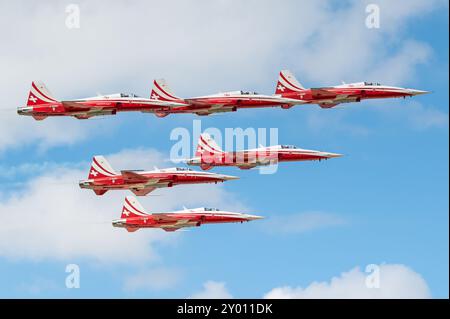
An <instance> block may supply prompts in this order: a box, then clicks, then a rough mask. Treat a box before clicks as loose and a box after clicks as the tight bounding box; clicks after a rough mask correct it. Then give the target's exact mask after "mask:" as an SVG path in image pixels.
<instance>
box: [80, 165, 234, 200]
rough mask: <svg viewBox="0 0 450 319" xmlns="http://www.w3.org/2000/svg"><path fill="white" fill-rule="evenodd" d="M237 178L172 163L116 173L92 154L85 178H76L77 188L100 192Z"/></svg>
mask: <svg viewBox="0 0 450 319" xmlns="http://www.w3.org/2000/svg"><path fill="white" fill-rule="evenodd" d="M233 179H239V177H236V176H229V175H221V174H214V173H206V172H199V171H193V170H191V169H189V168H182V167H174V168H165V169H157V168H155V169H154V170H152V171H133V170H123V171H121V172H120V174H119V173H116V172H115V171H114V170H113V168H112V167H111V165H109V163H108V162H107V161H106V159H105V158H104V157H103V156H94V158H93V160H92V164H91V169H90V171H89V176H88V179H87V180H83V181H80V183H79V185H80V187H81V188H86V189H92V190H93V191H94V192H95V194H97V195H103V194H104V193H106V192H107V191H109V190H118V189H129V190H130V191H132V192H133V193H134V194H135V195H137V196H145V195H147V194H148V193H150V192H151V191H153V190H155V189H156V188H163V187H172V186H175V185H181V184H203V183H215V184H217V183H219V182H225V181H228V180H233Z"/></svg>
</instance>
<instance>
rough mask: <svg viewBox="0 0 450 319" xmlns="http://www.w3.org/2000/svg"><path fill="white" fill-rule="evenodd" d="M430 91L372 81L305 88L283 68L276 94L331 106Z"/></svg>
mask: <svg viewBox="0 0 450 319" xmlns="http://www.w3.org/2000/svg"><path fill="white" fill-rule="evenodd" d="M426 93H429V92H428V91H420V90H415V89H405V88H401V87H395V86H387V85H381V84H380V83H372V82H357V83H349V84H342V85H337V86H331V87H320V88H311V89H306V88H304V87H303V86H302V85H301V84H300V82H298V81H297V79H296V78H295V77H294V75H293V74H292V73H291V72H290V71H289V70H283V71H281V72H280V75H279V77H278V83H277V87H276V90H275V96H278V97H283V98H287V99H289V100H290V101H292V100H297V101H298V103H297V104H318V105H319V106H320V107H322V108H331V107H333V106H336V105H338V104H340V103H349V102H360V101H361V100H365V99H385V98H399V97H403V98H405V97H412V96H415V95H420V94H426Z"/></svg>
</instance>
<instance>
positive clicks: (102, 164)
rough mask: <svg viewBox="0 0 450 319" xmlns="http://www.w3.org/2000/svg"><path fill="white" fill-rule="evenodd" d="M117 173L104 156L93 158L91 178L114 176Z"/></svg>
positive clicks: (90, 171)
mask: <svg viewBox="0 0 450 319" xmlns="http://www.w3.org/2000/svg"><path fill="white" fill-rule="evenodd" d="M115 175H117V173H116V172H115V171H114V170H113V169H112V167H111V165H109V163H108V162H107V161H106V159H105V158H104V157H103V156H94V158H93V159H92V164H91V169H90V170H89V176H88V178H89V179H96V178H100V177H112V176H115Z"/></svg>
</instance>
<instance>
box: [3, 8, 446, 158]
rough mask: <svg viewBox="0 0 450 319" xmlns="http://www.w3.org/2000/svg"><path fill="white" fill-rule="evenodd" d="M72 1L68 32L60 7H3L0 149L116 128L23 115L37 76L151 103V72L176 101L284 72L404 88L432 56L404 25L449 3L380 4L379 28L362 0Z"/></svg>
mask: <svg viewBox="0 0 450 319" xmlns="http://www.w3.org/2000/svg"><path fill="white" fill-rule="evenodd" d="M77 3H78V4H79V6H80V13H81V16H80V25H81V27H80V29H68V28H66V26H65V19H66V12H65V4H64V3H55V2H52V1H48V2H43V1H40V2H39V4H37V3H29V2H20V1H19V2H14V3H6V2H2V3H0V10H2V11H4V12H8V14H7V15H5V16H4V17H3V18H2V19H1V21H0V30H1V31H0V32H1V36H2V39H3V41H4V42H5V43H8V45H7V46H4V47H3V48H2V58H1V59H0V68H1V69H2V70H3V73H2V78H1V79H0V86H1V87H2V88H3V89H4V91H5V92H8V94H5V99H4V102H3V105H5V107H6V108H7V109H3V110H2V112H1V113H0V116H1V118H0V121H1V125H0V151H2V150H5V149H7V148H12V147H20V146H21V145H24V144H32V143H36V142H37V143H39V144H40V145H41V146H43V147H51V146H55V145H66V144H70V143H77V142H79V141H81V140H83V139H85V138H86V137H87V136H91V135H92V134H97V133H98V132H99V131H101V130H102V128H103V129H104V128H105V127H107V128H108V130H109V131H110V130H111V129H112V128H113V125H112V121H109V122H94V123H92V122H91V121H77V120H74V119H60V118H58V119H47V120H45V121H44V122H34V121H33V120H32V119H29V118H23V117H19V116H18V115H16V114H15V110H14V109H15V108H16V107H17V106H21V105H23V104H24V103H25V99H26V95H27V92H28V89H29V85H30V82H31V81H32V80H35V79H37V80H39V79H41V80H45V82H46V83H47V84H48V86H49V87H50V89H51V90H52V91H53V92H54V93H56V97H60V98H80V97H85V96H92V95H95V94H96V92H98V91H100V92H102V93H113V92H114V91H120V90H131V91H135V90H136V91H137V93H139V94H142V95H145V96H148V95H149V91H150V86H151V82H152V80H153V78H155V77H166V78H167V79H168V80H169V82H170V83H171V84H172V86H173V87H175V91H176V92H178V93H180V94H181V95H196V94H207V93H212V92H214V91H220V90H228V89H241V88H242V89H246V88H248V89H257V88H258V87H259V86H265V87H267V83H272V82H273V84H275V79H276V75H277V72H278V70H279V69H281V68H286V67H287V68H291V69H293V70H294V71H295V72H296V73H297V74H298V76H299V78H300V80H302V79H307V80H308V81H310V80H313V81H319V82H320V83H321V84H324V85H329V84H333V82H334V81H339V80H341V79H344V80H347V81H352V80H361V79H363V78H366V77H373V78H374V80H377V81H385V80H386V81H389V82H392V84H396V83H399V82H403V81H408V82H409V78H410V77H411V75H413V73H414V69H415V67H416V66H417V65H418V64H421V63H425V62H426V61H427V59H428V58H429V56H430V55H431V54H432V52H431V49H430V48H429V47H428V46H427V45H426V44H425V43H420V42H417V41H414V40H413V39H410V38H409V37H408V36H409V35H406V37H404V36H403V34H402V31H401V30H402V29H403V28H404V27H405V26H406V25H407V23H408V22H409V21H411V18H413V17H417V16H420V15H423V14H426V13H427V12H430V11H432V10H433V9H435V8H436V7H438V6H439V5H445V1H425V0H413V1H395V2H393V1H378V3H380V6H381V28H380V29H378V30H372V29H371V30H369V29H367V28H366V27H365V25H364V21H365V17H366V13H365V2H360V1H352V2H349V3H348V4H347V5H346V6H343V7H340V8H339V10H336V8H335V7H334V6H333V5H332V3H331V2H326V1H323V2H322V1H306V2H305V1H303V2H301V3H299V2H298V1H285V2H283V4H282V5H279V3H278V2H273V3H265V4H264V5H261V3H260V2H258V1H248V2H242V1H210V2H208V3H204V4H203V6H202V10H197V8H196V4H194V3H193V2H192V1H179V2H161V1H159V2H156V1H136V2H134V3H133V5H129V4H127V3H124V2H114V3H111V2H110V1H95V2H93V1H78V2H77ZM105 12H107V14H105ZM249 12H251V14H249ZM118 21H120V23H118ZM205 25H208V27H207V28H205V27H204V26H205ZM12 29H13V30H14V32H11V31H10V30H12ZM399 30H400V31H399ZM400 35H401V36H400ZM350 44H351V45H350ZM237 48H238V49H237ZM388 48H389V50H388ZM392 48H394V49H392ZM392 50H393V53H392ZM144 116H145V115H144ZM155 120H156V119H155ZM99 123H101V125H98V124H99ZM114 123H117V122H116V121H114Z"/></svg>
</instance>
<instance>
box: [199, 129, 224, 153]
mask: <svg viewBox="0 0 450 319" xmlns="http://www.w3.org/2000/svg"><path fill="white" fill-rule="evenodd" d="M203 153H209V154H221V153H223V151H222V149H221V148H220V146H219V145H217V143H216V141H214V140H213V138H212V137H211V135H209V134H208V133H203V134H201V135H200V137H199V138H198V144H197V150H196V152H195V156H201V155H202V154H203Z"/></svg>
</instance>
